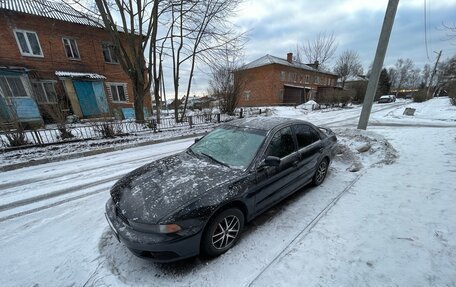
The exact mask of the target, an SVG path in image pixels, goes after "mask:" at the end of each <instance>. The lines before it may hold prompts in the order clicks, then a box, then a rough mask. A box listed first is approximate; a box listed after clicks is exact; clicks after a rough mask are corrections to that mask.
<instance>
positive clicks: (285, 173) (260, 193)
mask: <svg viewBox="0 0 456 287" xmlns="http://www.w3.org/2000/svg"><path fill="white" fill-rule="evenodd" d="M267 156H276V157H278V158H280V159H281V161H280V165H279V166H266V167H265V166H263V167H260V168H259V169H258V170H257V171H256V186H255V188H254V190H255V210H256V212H261V211H263V210H264V209H266V208H268V207H270V206H271V205H273V204H274V203H276V202H277V201H279V200H280V199H281V198H283V197H284V196H286V195H287V194H288V193H290V192H292V191H293V188H294V187H293V186H294V185H295V181H296V177H297V174H296V170H297V168H296V166H297V164H298V155H297V153H296V144H295V140H294V137H293V132H292V130H291V127H285V128H282V129H281V130H279V131H277V132H276V133H275V134H274V136H273V137H272V139H271V141H270V142H269V145H268V147H267V148H266V151H265V152H264V155H263V157H262V159H264V158H266V157H267Z"/></svg>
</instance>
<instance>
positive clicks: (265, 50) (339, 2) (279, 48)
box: [194, 0, 456, 93]
mask: <svg viewBox="0 0 456 287" xmlns="http://www.w3.org/2000/svg"><path fill="white" fill-rule="evenodd" d="M424 2H425V1H423V0H401V1H400V3H399V8H398V10H397V14H396V19H395V22H394V26H393V31H392V34H391V38H390V42H389V45H388V51H387V54H386V58H385V63H384V65H385V66H392V65H394V63H395V62H396V60H397V59H398V58H411V59H412V60H414V62H415V64H416V65H417V66H418V67H420V68H422V67H423V66H424V64H426V63H429V64H433V63H435V59H436V53H434V52H433V51H439V50H443V52H442V59H445V58H447V57H450V56H453V55H455V54H456V42H454V41H453V43H451V42H450V41H445V38H446V32H445V31H442V29H441V25H442V23H447V24H450V23H455V22H456V1H455V0H438V1H437V0H434V1H432V0H427V1H426V3H427V20H428V22H427V26H428V30H427V38H428V53H426V44H425V13H424V11H425V8H424V6H425V5H424ZM387 4H388V1H387V0H375V1H367V0H329V1H315V0H312V1H311V0H300V1H299V0H245V2H244V3H243V4H242V5H241V6H240V7H239V9H238V13H237V15H236V16H235V17H233V19H232V21H233V22H235V23H236V25H238V26H239V28H240V29H241V30H244V31H249V32H248V36H249V41H248V43H247V45H246V50H245V59H244V61H245V62H246V63H248V62H251V61H253V60H256V59H257V58H259V57H261V56H264V55H266V54H271V55H274V56H277V57H281V58H286V54H287V53H288V52H293V51H294V50H295V48H296V44H298V43H305V42H306V41H307V40H312V39H314V38H315V37H316V35H317V34H318V33H319V32H325V31H326V32H329V33H330V32H334V35H335V36H336V39H337V42H338V43H339V45H338V49H337V52H336V57H337V55H338V54H339V53H341V52H343V51H345V50H347V49H350V50H355V51H357V52H358V53H359V55H360V57H361V61H362V64H363V66H364V70H367V69H368V67H369V65H370V64H371V63H372V62H373V59H374V55H375V50H376V48H377V43H378V38H379V35H380V30H381V26H382V23H383V18H384V15H385V11H386V7H387ZM428 55H429V58H428ZM336 57H335V58H336ZM330 66H331V67H332V65H330ZM207 81H208V76H207V75H205V74H204V73H201V72H198V73H197V75H196V79H195V81H194V87H195V90H200V91H201V92H203V93H204V92H205V90H206V86H207Z"/></svg>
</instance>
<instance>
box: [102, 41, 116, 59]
mask: <svg viewBox="0 0 456 287" xmlns="http://www.w3.org/2000/svg"><path fill="white" fill-rule="evenodd" d="M105 46H107V48H108V52H109V58H110V61H106V59H105V57H104V52H103V50H104V47H105ZM113 49H114V45H113V44H112V43H109V42H104V43H102V44H101V50H102V51H101V52H102V53H103V60H104V61H105V63H107V64H119V59H117V62H116V61H113V59H112V54H113V53H114V51H113ZM116 58H117V56H116Z"/></svg>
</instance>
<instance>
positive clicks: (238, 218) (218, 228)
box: [201, 208, 244, 257]
mask: <svg viewBox="0 0 456 287" xmlns="http://www.w3.org/2000/svg"><path fill="white" fill-rule="evenodd" d="M243 227H244V214H243V213H242V211H240V210H239V209H237V208H230V209H226V210H224V211H222V212H221V213H219V214H217V215H216V216H215V217H213V218H212V219H211V220H210V222H209V225H208V226H207V228H206V230H205V232H204V234H203V238H202V241H201V248H202V250H203V252H204V253H205V254H206V255H209V256H212V257H215V256H218V255H220V254H222V253H224V252H226V251H227V250H228V249H230V248H231V247H233V245H234V244H236V242H237V241H238V240H239V237H240V234H241V231H242V228H243Z"/></svg>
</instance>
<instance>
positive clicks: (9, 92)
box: [0, 75, 32, 100]
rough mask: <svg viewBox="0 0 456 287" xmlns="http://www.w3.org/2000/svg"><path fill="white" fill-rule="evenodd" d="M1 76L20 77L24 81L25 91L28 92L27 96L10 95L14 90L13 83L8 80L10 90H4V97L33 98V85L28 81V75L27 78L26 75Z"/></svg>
mask: <svg viewBox="0 0 456 287" xmlns="http://www.w3.org/2000/svg"><path fill="white" fill-rule="evenodd" d="M0 77H2V78H19V80H20V81H21V83H22V87H23V88H24V91H25V93H26V94H27V95H26V96H25V97H17V96H13V97H9V96H8V94H12V92H13V90H12V89H11V85H10V83H9V82H8V81H6V84H7V85H8V89H9V91H2V92H3V97H4V98H5V99H7V100H8V99H10V98H31V95H32V87H31V86H30V82H29V81H28V77H27V78H26V77H25V76H23V75H22V76H19V75H18V76H9V75H8V76H3V75H0Z"/></svg>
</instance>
